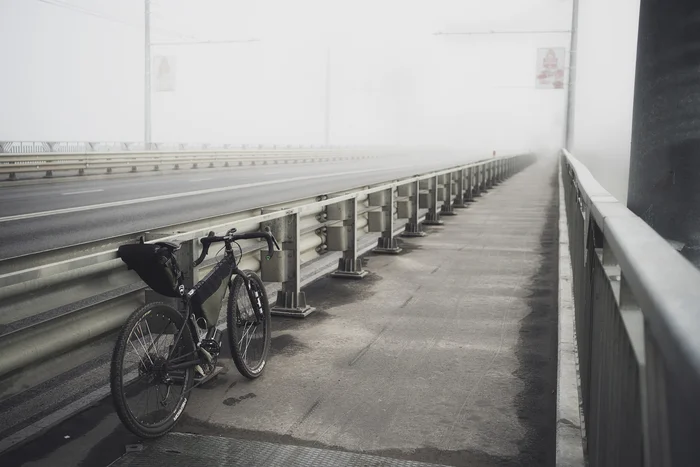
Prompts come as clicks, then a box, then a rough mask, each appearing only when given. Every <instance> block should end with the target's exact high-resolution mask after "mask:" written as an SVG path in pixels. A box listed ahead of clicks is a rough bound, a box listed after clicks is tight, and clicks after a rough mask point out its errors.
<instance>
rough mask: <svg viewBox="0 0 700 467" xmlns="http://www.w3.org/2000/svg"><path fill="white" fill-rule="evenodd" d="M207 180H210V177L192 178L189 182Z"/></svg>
mask: <svg viewBox="0 0 700 467" xmlns="http://www.w3.org/2000/svg"><path fill="white" fill-rule="evenodd" d="M207 180H212V179H211V178H193V179H192V180H190V182H206V181H207Z"/></svg>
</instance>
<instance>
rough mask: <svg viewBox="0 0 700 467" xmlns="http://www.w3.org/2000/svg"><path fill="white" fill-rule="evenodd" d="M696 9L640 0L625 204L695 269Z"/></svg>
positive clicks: (676, 1)
mask: <svg viewBox="0 0 700 467" xmlns="http://www.w3.org/2000/svg"><path fill="white" fill-rule="evenodd" d="M697 31H700V3H698V2H697V0H668V1H666V2H659V1H651V0H642V1H641V5H640V19H639V38H638V46H637V67H636V77H635V79H636V83H635V92H634V110H633V119H632V151H631V156H630V171H629V186H628V192H627V205H628V207H629V208H630V210H632V212H634V213H635V214H637V215H638V216H640V217H641V218H642V219H644V221H645V222H646V223H647V224H649V225H650V226H651V227H652V228H653V229H654V230H656V232H658V233H659V235H661V236H662V237H664V238H666V239H667V240H669V241H673V242H674V243H675V245H677V248H678V249H679V250H680V252H681V254H682V255H683V256H685V257H686V258H687V259H688V260H690V261H691V262H692V263H693V264H695V266H697V267H700V99H699V98H698V95H699V93H700V69H698V58H697V50H698V48H700V35H698V34H697Z"/></svg>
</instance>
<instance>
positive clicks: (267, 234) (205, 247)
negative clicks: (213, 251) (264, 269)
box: [194, 227, 280, 267]
mask: <svg viewBox="0 0 700 467" xmlns="http://www.w3.org/2000/svg"><path fill="white" fill-rule="evenodd" d="M234 232H235V230H234ZM252 238H264V239H265V240H266V241H267V255H266V259H268V260H269V259H270V258H272V253H273V251H274V247H277V249H278V250H279V249H280V246H279V245H278V244H277V240H276V239H275V236H274V235H272V232H271V231H270V228H269V227H265V231H264V232H249V233H244V234H238V235H236V234H234V233H227V234H226V235H223V236H217V235H214V232H213V231H212V232H209V235H207V236H206V237H202V238H201V239H200V240H199V242H200V243H201V244H202V253H201V254H200V255H199V258H197V260H196V261H195V262H194V267H197V266H199V265H200V264H202V261H204V258H206V257H207V254H208V253H209V246H210V245H211V244H212V243H219V242H226V243H229V244H230V243H231V242H236V241H238V240H248V239H252Z"/></svg>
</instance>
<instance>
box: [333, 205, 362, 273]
mask: <svg viewBox="0 0 700 467" xmlns="http://www.w3.org/2000/svg"><path fill="white" fill-rule="evenodd" d="M327 215H328V220H342V221H343V225H342V226H331V227H328V228H327V229H326V233H327V239H326V241H327V243H328V250H329V251H342V252H343V257H342V258H340V259H339V260H338V270H337V271H335V272H333V273H331V277H335V278H341V279H362V278H363V277H365V276H366V275H367V271H364V270H363V269H362V260H361V259H360V258H358V256H357V197H353V198H351V199H349V200H346V201H342V202H340V203H338V204H335V205H329V206H328V208H327ZM332 230H335V232H334V233H331V232H332Z"/></svg>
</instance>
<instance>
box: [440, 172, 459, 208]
mask: <svg viewBox="0 0 700 467" xmlns="http://www.w3.org/2000/svg"><path fill="white" fill-rule="evenodd" d="M453 175H454V173H452V172H451V173H448V174H447V175H445V177H447V186H446V187H445V201H444V203H443V204H442V209H441V210H440V213H441V214H442V215H443V216H456V215H457V213H456V212H455V210H454V205H453V203H452V200H453V199H454V193H453V192H452V183H453V182H454V177H453Z"/></svg>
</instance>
